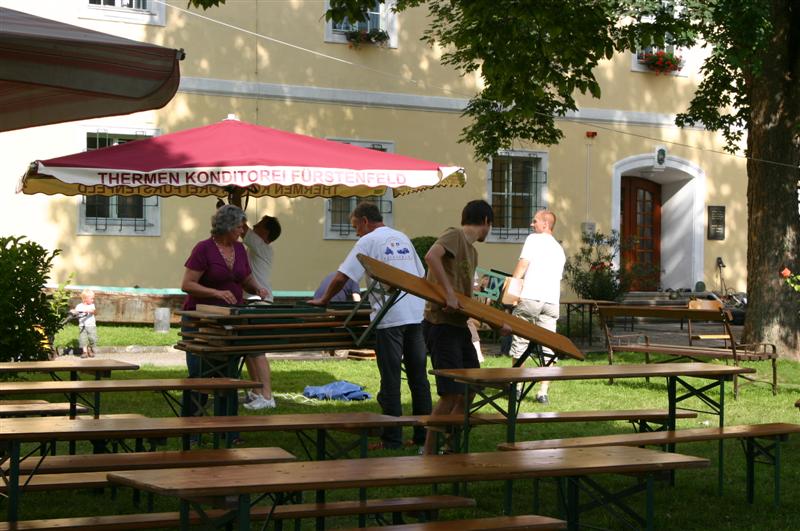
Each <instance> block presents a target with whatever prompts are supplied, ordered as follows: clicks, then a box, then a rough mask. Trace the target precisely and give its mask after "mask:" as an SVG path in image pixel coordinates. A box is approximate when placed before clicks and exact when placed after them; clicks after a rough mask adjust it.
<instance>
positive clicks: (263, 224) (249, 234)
mask: <svg viewBox="0 0 800 531" xmlns="http://www.w3.org/2000/svg"><path fill="white" fill-rule="evenodd" d="M280 235H281V224H280V223H279V222H278V218H274V217H272V216H264V217H262V218H261V219H260V220H259V222H258V223H256V224H255V225H253V227H252V228H250V227H248V226H247V223H245V225H244V236H242V241H243V242H244V245H245V246H246V247H247V258H249V260H250V269H251V270H252V271H253V276H254V277H255V279H256V280H257V281H258V283H259V284H260V285H262V286H264V287H265V288H267V290H269V297H267V298H265V299H264V300H266V301H268V302H272V301H273V296H272V283H271V282H270V277H271V276H272V256H273V250H272V242H274V241H275V240H277V239H278V237H279V236H280Z"/></svg>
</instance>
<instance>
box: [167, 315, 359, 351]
mask: <svg viewBox="0 0 800 531" xmlns="http://www.w3.org/2000/svg"><path fill="white" fill-rule="evenodd" d="M353 308H354V306H353V305H352V304H344V305H342V306H341V308H339V307H336V308H318V307H315V306H309V305H303V304H298V305H273V306H256V307H232V308H221V307H213V306H210V307H209V306H202V305H201V306H199V307H198V309H197V310H195V311H183V312H178V313H179V314H180V315H182V316H185V317H188V319H189V321H188V322H185V323H184V325H185V326H188V327H191V328H195V329H196V331H194V332H183V333H182V336H183V339H182V340H181V341H180V342H179V343H178V344H177V345H176V348H178V349H180V350H184V351H188V352H193V353H196V354H200V355H202V354H204V353H212V354H213V353H219V354H224V353H248V352H253V353H255V352H273V351H287V350H289V351H294V350H328V349H343V350H344V349H350V348H361V347H364V346H371V345H370V344H369V338H368V339H367V343H366V344H365V343H362V344H361V345H356V338H358V337H360V336H361V335H362V334H363V332H364V331H365V330H366V328H367V327H368V326H369V324H370V321H369V314H370V310H369V309H364V310H354V309H353ZM348 318H349V319H348Z"/></svg>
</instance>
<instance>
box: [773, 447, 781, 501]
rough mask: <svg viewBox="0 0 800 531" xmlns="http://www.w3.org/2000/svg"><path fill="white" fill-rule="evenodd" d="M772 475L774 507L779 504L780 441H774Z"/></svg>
mask: <svg viewBox="0 0 800 531" xmlns="http://www.w3.org/2000/svg"><path fill="white" fill-rule="evenodd" d="M772 468H773V473H774V474H775V492H774V493H773V501H774V503H775V507H777V506H778V505H780V503H781V439H780V437H778V438H777V439H775V457H773V459H772Z"/></svg>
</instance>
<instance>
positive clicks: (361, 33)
mask: <svg viewBox="0 0 800 531" xmlns="http://www.w3.org/2000/svg"><path fill="white" fill-rule="evenodd" d="M344 37H345V39H347V42H349V43H350V48H359V47H361V45H362V44H374V45H376V46H383V45H384V44H386V43H387V42H389V34H388V33H387V32H386V31H384V30H382V29H379V28H373V29H371V30H369V31H367V30H365V29H354V30H350V31H346V32H345V33H344Z"/></svg>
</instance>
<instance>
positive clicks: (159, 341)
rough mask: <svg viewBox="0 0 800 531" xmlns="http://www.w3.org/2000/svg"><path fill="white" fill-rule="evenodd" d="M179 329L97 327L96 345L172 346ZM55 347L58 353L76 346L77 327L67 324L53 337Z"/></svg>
mask: <svg viewBox="0 0 800 531" xmlns="http://www.w3.org/2000/svg"><path fill="white" fill-rule="evenodd" d="M179 330H180V328H179V327H175V326H173V327H171V328H170V329H169V332H166V333H164V332H156V331H154V330H153V327H152V326H142V325H130V326H122V325H117V326H111V325H102V324H101V325H98V326H97V345H98V346H100V347H127V346H128V345H138V346H144V347H160V346H164V347H166V346H172V345H174V344H175V343H177V342H178V339H179V336H178V331H179ZM54 343H55V347H56V348H58V350H59V352H61V351H63V349H64V347H77V346H78V325H76V324H68V325H67V326H65V327H64V328H63V329H61V330H60V331H59V332H58V333H57V334H56V337H55V341H54Z"/></svg>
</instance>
